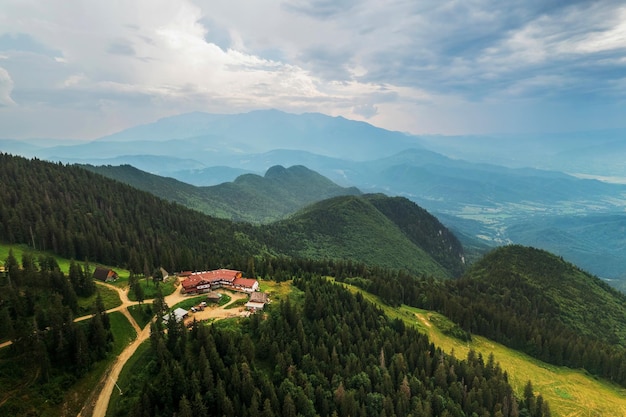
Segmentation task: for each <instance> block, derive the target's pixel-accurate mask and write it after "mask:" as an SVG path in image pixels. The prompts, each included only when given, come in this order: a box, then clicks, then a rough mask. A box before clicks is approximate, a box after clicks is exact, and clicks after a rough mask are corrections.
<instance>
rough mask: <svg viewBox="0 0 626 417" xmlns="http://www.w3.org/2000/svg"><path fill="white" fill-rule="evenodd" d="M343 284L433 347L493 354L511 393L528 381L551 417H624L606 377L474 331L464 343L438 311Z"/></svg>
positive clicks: (618, 393)
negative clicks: (395, 303)
mask: <svg viewBox="0 0 626 417" xmlns="http://www.w3.org/2000/svg"><path fill="white" fill-rule="evenodd" d="M344 285H345V284H344ZM345 286H346V287H347V288H349V289H350V290H351V291H353V292H361V293H362V294H363V296H364V297H365V298H367V299H368V300H369V301H371V302H373V303H376V304H377V305H378V306H379V307H381V308H382V309H383V310H384V311H385V314H387V315H388V316H389V317H392V318H399V319H402V320H403V321H404V322H405V323H406V324H407V325H412V326H416V327H417V328H418V329H419V330H420V331H421V332H423V333H426V334H427V335H428V337H429V339H430V341H431V342H433V343H434V344H435V346H437V347H440V348H441V349H442V350H444V351H445V352H447V353H454V355H455V356H456V357H458V358H465V357H466V356H467V353H468V352H469V350H470V349H473V350H474V351H476V352H477V353H480V354H482V356H483V358H485V361H486V360H487V358H488V357H489V355H490V354H492V353H493V355H494V358H495V360H496V362H499V363H500V366H501V367H502V369H503V370H505V371H506V372H507V373H508V375H509V382H510V383H511V386H512V387H513V389H514V390H515V392H516V393H517V394H518V395H519V396H521V395H522V394H523V391H524V386H525V385H526V383H527V382H528V381H529V380H530V381H531V382H532V384H533V387H534V389H535V393H537V394H541V395H542V396H543V398H544V399H545V400H546V401H548V403H549V405H550V409H551V411H552V416H554V417H578V416H626V389H624V388H621V387H619V386H617V385H615V384H612V383H610V382H609V381H606V380H601V379H598V378H596V377H594V376H592V375H589V374H588V373H587V372H585V371H584V370H577V369H570V368H567V367H559V366H554V365H550V364H547V363H544V362H541V361H539V360H537V359H534V358H532V357H530V356H528V355H525V354H523V353H520V352H518V351H516V350H513V349H509V348H507V347H506V346H503V345H501V344H499V343H495V342H492V341H491V340H489V339H486V338H484V337H480V336H475V335H472V340H471V341H470V342H464V341H462V340H460V339H457V338H454V337H451V336H448V335H446V334H444V332H443V330H442V328H448V327H450V325H451V324H450V322H449V320H448V319H447V318H446V317H444V316H442V315H441V314H438V313H435V312H431V311H426V310H420V309H417V308H413V307H408V306H405V305H402V306H401V307H400V308H392V307H389V306H387V305H385V304H384V303H382V302H381V301H380V299H378V297H376V296H373V295H371V294H369V293H366V292H363V291H362V290H360V289H359V288H357V287H354V286H349V285H345ZM435 323H437V325H436V324H435ZM438 326H439V327H438Z"/></svg>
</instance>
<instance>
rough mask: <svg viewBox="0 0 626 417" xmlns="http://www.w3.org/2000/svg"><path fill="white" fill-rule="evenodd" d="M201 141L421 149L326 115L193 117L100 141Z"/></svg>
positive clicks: (360, 152)
mask: <svg viewBox="0 0 626 417" xmlns="http://www.w3.org/2000/svg"><path fill="white" fill-rule="evenodd" d="M180 139H192V140H194V141H201V142H202V143H203V144H204V146H205V150H214V151H216V152H223V151H224V150H227V151H228V152H231V153H233V154H237V153H241V154H244V153H260V152H267V151H269V150H272V149H294V150H305V151H309V152H313V153H317V154H320V155H327V156H337V157H342V158H347V159H355V160H360V159H363V160H365V159H369V158H371V156H372V155H391V154H392V153H393V152H397V151H399V150H401V149H406V148H407V147H420V146H421V145H420V144H419V143H418V142H417V140H415V138H413V137H411V136H408V135H406V134H404V133H400V132H393V131H389V130H385V129H381V128H377V127H375V126H372V125H370V124H368V123H364V122H358V121H353V120H348V119H345V118H343V117H330V116H326V115H323V114H320V113H304V114H300V115H296V114H290V113H285V112H281V111H278V110H257V111H251V112H249V113H241V114H209V113H200V112H196V113H187V114H182V115H178V116H172V117H167V118H164V119H160V120H158V121H156V122H154V123H150V124H147V125H141V126H137V127H134V128H130V129H126V130H124V131H122V132H119V133H116V134H113V135H109V136H106V137H103V138H101V139H98V140H97V141H95V142H129V141H133V142H135V141H137V142H141V141H157V142H158V141H161V142H166V141H171V140H180Z"/></svg>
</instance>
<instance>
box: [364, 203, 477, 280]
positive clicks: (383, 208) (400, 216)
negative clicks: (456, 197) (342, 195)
mask: <svg viewBox="0 0 626 417" xmlns="http://www.w3.org/2000/svg"><path fill="white" fill-rule="evenodd" d="M364 198H365V199H366V200H367V201H369V202H370V203H371V204H372V205H373V206H374V207H376V208H377V209H378V211H380V212H381V213H383V214H384V215H385V217H387V218H388V219H389V220H391V221H392V222H393V223H394V224H395V225H396V226H398V227H399V228H400V230H402V232H403V233H404V234H405V236H406V237H407V238H408V239H409V240H410V241H411V242H413V243H414V244H415V245H416V246H418V247H420V248H422V249H424V250H426V251H427V252H428V253H429V254H430V255H431V256H432V257H433V258H434V259H435V260H436V261H437V262H438V263H439V264H440V265H442V266H444V267H445V268H446V269H448V270H449V271H451V272H452V273H453V275H454V276H460V275H461V273H462V272H463V269H464V266H465V257H464V250H463V246H462V245H461V242H459V240H458V239H457V238H456V236H454V234H453V233H452V232H450V231H449V230H448V229H447V228H446V227H445V226H444V225H443V224H441V222H439V220H438V219H437V218H436V217H435V216H433V215H432V214H430V213H428V212H427V211H426V210H424V209H423V208H421V207H420V206H418V205H417V204H415V203H412V202H411V201H409V200H407V199H406V198H402V197H394V198H390V197H387V196H385V195H383V194H369V195H366V196H365V197H364ZM459 261H460V262H459Z"/></svg>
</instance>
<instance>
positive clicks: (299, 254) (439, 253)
mask: <svg viewBox="0 0 626 417" xmlns="http://www.w3.org/2000/svg"><path fill="white" fill-rule="evenodd" d="M282 170H284V169H283V168H274V169H272V170H270V171H269V172H268V174H266V177H277V178H284V176H285V173H284V172H281V171H282ZM285 171H289V170H285ZM299 171H301V169H300V168H298V167H296V168H292V169H291V174H288V175H297V173H298V172H299ZM307 175H308V174H307ZM0 195H2V198H0V239H2V241H3V242H6V243H22V244H28V245H29V246H31V247H35V248H36V249H40V250H49V251H53V252H54V253H57V254H59V255H62V256H64V257H67V258H73V259H76V260H85V259H88V260H90V261H93V262H101V263H105V264H109V265H118V266H126V267H128V269H130V270H132V271H134V272H137V273H142V272H143V271H144V270H145V268H146V267H149V268H150V269H152V268H155V267H158V266H163V267H165V268H166V269H168V270H172V271H178V270H183V269H202V268H210V267H233V268H236V269H241V270H247V266H248V265H249V260H250V259H252V258H255V259H257V260H258V261H259V262H258V264H257V268H256V270H257V273H260V274H261V275H263V274H264V273H265V271H264V269H263V268H264V267H266V266H269V265H270V263H271V262H270V260H272V259H276V258H277V257H278V258H280V257H284V256H287V257H295V258H298V259H301V260H302V259H311V260H316V261H317V263H318V266H319V267H320V268H325V269H324V270H326V271H328V269H327V268H326V267H325V266H321V265H322V264H323V263H328V262H329V260H332V261H333V262H337V261H340V262H352V264H353V266H354V265H356V266H358V265H360V264H367V265H370V266H377V267H382V268H391V269H396V270H400V269H402V270H408V271H411V272H412V273H418V274H427V275H431V276H436V277H451V276H455V274H456V273H457V271H458V270H459V268H461V267H462V258H461V257H462V253H461V254H460V253H459V252H458V251H456V249H454V248H456V246H455V245H454V244H452V243H450V242H452V241H451V240H450V238H449V236H448V234H447V232H446V231H445V229H444V228H440V227H439V226H440V224H439V223H438V222H437V223H436V224H433V225H424V222H436V219H434V218H433V217H432V216H430V215H424V216H422V217H415V218H414V217H411V221H410V222H409V224H407V225H405V224H400V223H398V224H396V222H397V221H398V220H397V219H396V220H391V217H387V216H386V215H385V214H383V213H382V212H381V211H379V210H378V209H377V208H376V207H375V206H374V205H373V204H372V203H371V202H370V201H369V199H370V198H373V197H368V198H361V197H357V196H350V197H337V198H334V199H330V200H324V201H322V202H319V203H317V204H314V205H313V206H311V207H309V208H307V209H304V210H303V211H302V212H300V213H299V214H298V215H297V216H294V217H293V218H291V219H289V220H285V221H282V222H279V223H276V224H270V225H266V226H253V225H251V224H249V223H234V222H231V221H229V220H225V219H218V218H214V217H210V216H207V215H204V214H202V213H200V212H197V211H195V210H191V209H188V208H185V207H183V206H181V205H179V204H175V203H171V202H167V201H165V200H162V199H160V198H158V197H156V196H154V195H152V194H149V193H147V192H143V191H140V190H137V189H135V188H132V187H130V186H128V185H125V184H122V183H120V182H118V181H114V180H111V179H108V178H105V177H103V176H101V175H98V174H95V173H92V172H89V171H87V170H84V169H82V168H81V167H79V166H72V165H62V164H53V163H50V162H43V161H40V160H26V159H24V158H21V157H14V156H10V155H6V154H0ZM386 198H387V197H382V196H379V197H376V199H382V200H381V201H384V199H386ZM405 203H406V202H405V201H404V200H402V199H390V201H389V202H388V203H385V204H387V205H389V207H391V208H393V207H395V206H396V205H397V204H400V205H403V204H405ZM377 204H379V205H380V204H383V203H381V202H380V201H379V202H378V203H377ZM410 204H413V203H410ZM390 210H391V209H390ZM414 210H416V212H417V211H419V210H418V208H417V206H415V209H414ZM392 211H393V210H392ZM420 222H422V223H421V225H420ZM409 226H410V227H409ZM417 226H419V227H417ZM411 227H413V229H411ZM414 227H417V229H415V228H414ZM416 230H422V231H423V233H424V234H425V236H424V239H425V241H424V242H421V243H420V242H418V239H416ZM440 230H441V231H442V235H440V234H439V231H440ZM442 239H443V241H442V242H443V243H441V242H437V240H442ZM446 239H447V240H446ZM446 242H447V243H446ZM450 247H451V248H453V250H448V248H450ZM310 265H311V263H309V267H310ZM321 270H322V269H320V271H321Z"/></svg>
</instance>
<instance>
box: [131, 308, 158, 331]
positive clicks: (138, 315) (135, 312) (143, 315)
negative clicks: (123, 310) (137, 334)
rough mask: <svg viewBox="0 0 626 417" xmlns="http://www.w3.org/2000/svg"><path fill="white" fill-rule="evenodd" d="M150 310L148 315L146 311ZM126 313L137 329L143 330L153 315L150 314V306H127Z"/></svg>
mask: <svg viewBox="0 0 626 417" xmlns="http://www.w3.org/2000/svg"><path fill="white" fill-rule="evenodd" d="M148 308H150V313H148V312H147V311H146V310H147V309H148ZM128 312H129V313H130V315H131V316H132V317H133V318H134V319H135V321H136V322H137V325H138V326H139V328H141V329H143V328H144V327H146V325H147V324H148V323H150V320H152V317H154V314H153V313H152V306H151V305H150V304H135V305H132V306H128Z"/></svg>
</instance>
